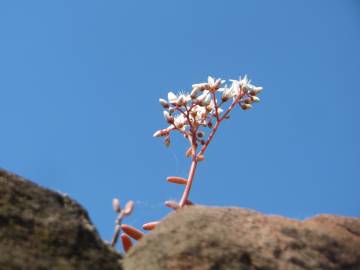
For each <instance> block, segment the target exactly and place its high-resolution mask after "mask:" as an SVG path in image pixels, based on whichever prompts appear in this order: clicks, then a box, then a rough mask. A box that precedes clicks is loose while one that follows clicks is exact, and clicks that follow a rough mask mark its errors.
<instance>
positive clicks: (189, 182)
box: [179, 89, 244, 208]
mask: <svg viewBox="0 0 360 270" xmlns="http://www.w3.org/2000/svg"><path fill="white" fill-rule="evenodd" d="M240 93H241V94H240V95H239V96H238V97H237V98H236V99H235V100H234V101H233V103H232V104H231V105H230V106H229V108H228V109H227V110H226V111H225V113H224V114H223V116H222V117H221V118H220V117H219V114H218V108H219V107H218V104H217V102H216V97H215V94H213V99H214V105H215V110H216V111H215V117H216V124H215V126H214V127H213V129H212V131H211V133H210V135H209V137H208V139H207V140H206V142H205V144H204V145H203V146H202V148H201V150H200V151H199V153H198V154H196V145H195V143H196V130H197V129H194V127H193V126H190V133H191V134H192V137H191V138H189V141H190V144H191V147H192V148H193V153H194V155H193V160H192V162H191V167H190V171H189V176H188V180H187V183H186V187H185V190H184V193H183V195H182V197H181V200H180V203H179V207H180V208H182V207H184V206H185V205H186V202H187V201H188V198H189V194H190V190H191V186H192V182H193V180H194V176H195V172H196V167H197V163H198V156H200V155H204V153H205V151H206V149H207V147H208V146H209V144H210V142H211V141H212V139H213V138H214V135H215V133H216V131H217V130H218V128H219V126H220V124H221V122H222V121H223V120H224V119H225V118H226V117H227V116H228V115H229V113H230V112H231V111H232V109H233V108H234V107H235V105H236V104H238V102H239V101H240V99H241V98H242V96H243V95H244V94H242V93H243V91H242V89H240Z"/></svg>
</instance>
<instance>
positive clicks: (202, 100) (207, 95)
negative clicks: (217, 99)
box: [197, 90, 211, 106]
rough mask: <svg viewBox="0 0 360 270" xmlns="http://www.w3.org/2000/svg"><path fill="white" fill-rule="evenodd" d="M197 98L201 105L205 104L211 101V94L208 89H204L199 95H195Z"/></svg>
mask: <svg viewBox="0 0 360 270" xmlns="http://www.w3.org/2000/svg"><path fill="white" fill-rule="evenodd" d="M197 100H198V102H199V104H200V105H201V106H207V105H209V104H210V102H211V95H210V92H209V91H208V90H205V91H204V92H203V93H202V94H201V95H200V96H198V97H197Z"/></svg>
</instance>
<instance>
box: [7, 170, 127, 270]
mask: <svg viewBox="0 0 360 270" xmlns="http://www.w3.org/2000/svg"><path fill="white" fill-rule="evenodd" d="M120 259H121V256H120V255H119V254H118V253H116V252H115V251H114V250H111V249H110V248H109V247H108V246H107V245H106V244H104V243H103V241H102V240H101V239H100V237H99V235H98V233H97V231H96V229H95V228H94V226H93V225H92V223H91V222H90V220H89V217H88V214H87V212H86V211H85V210H84V209H83V208H82V207H81V206H80V205H79V204H78V203H76V202H75V201H74V200H72V199H70V198H69V197H68V196H65V195H62V194H59V193H57V192H53V191H50V190H47V189H44V188H41V187H39V186H38V185H36V184H34V183H32V182H29V181H26V180H24V179H22V178H21V177H18V176H16V175H14V174H10V173H8V172H6V171H4V170H0V269H1V270H15V269H16V270H23V269H24V270H35V269H36V270H40V269H52V270H63V269H64V270H65V269H66V270H72V269H74V270H75V269H76V270H82V269H84V270H85V269H86V270H90V269H91V270H92V269H94V270H96V269H102V270H107V269H108V270H119V269H121V266H120V262H119V260H120Z"/></svg>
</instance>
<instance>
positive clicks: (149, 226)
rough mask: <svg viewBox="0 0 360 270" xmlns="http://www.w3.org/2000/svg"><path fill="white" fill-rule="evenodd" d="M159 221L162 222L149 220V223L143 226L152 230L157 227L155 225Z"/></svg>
mask: <svg viewBox="0 0 360 270" xmlns="http://www.w3.org/2000/svg"><path fill="white" fill-rule="evenodd" d="M159 223H160V222H159V221H153V222H148V223H145V224H144V225H143V226H142V227H143V229H144V230H147V231H151V230H153V229H155V227H156V226H157V225H158V224H159Z"/></svg>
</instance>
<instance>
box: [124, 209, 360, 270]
mask: <svg viewBox="0 0 360 270" xmlns="http://www.w3.org/2000/svg"><path fill="white" fill-rule="evenodd" d="M124 268H125V269H126V270H139V269H145V270H153V269H154V270H155V269H163V270H167V269H179V270H181V269H194V270H225V269H226V270H231V269H234V270H235V269H236V270H238V269H243V270H245V269H247V270H250V269H254V270H255V269H257V270H260V269H261V270H265V269H267V270H271V269H280V270H292V269H294V270H295V269H299V270H300V269H302V270H303V269H312V270H314V269H332V270H335V269H339V270H359V269H360V219H358V218H346V217H339V216H333V215H320V216H316V217H314V218H311V219H309V220H306V221H296V220H291V219H287V218H283V217H278V216H266V215H263V214H260V213H257V212H254V211H249V210H245V209H239V208H209V207H200V206H190V207H187V208H185V209H182V210H179V211H177V212H175V213H172V214H170V216H168V217H167V218H166V219H165V220H163V222H161V223H160V224H159V225H158V227H157V228H156V229H155V230H154V231H153V232H152V233H151V234H149V235H147V236H146V237H144V238H143V239H141V240H140V241H139V242H138V243H137V244H136V245H135V246H133V247H132V248H131V249H130V251H129V253H127V255H126V256H125V257H124Z"/></svg>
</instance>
